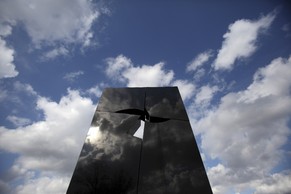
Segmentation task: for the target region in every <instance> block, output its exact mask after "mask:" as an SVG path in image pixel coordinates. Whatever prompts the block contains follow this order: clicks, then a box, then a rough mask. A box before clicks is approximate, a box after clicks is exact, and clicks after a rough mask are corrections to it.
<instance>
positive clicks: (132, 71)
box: [106, 55, 174, 87]
mask: <svg viewBox="0 0 291 194" xmlns="http://www.w3.org/2000/svg"><path fill="white" fill-rule="evenodd" d="M106 63H107V68H106V75H107V76H108V77H109V78H111V79H112V80H115V81H119V82H122V83H126V84H127V86H129V87H147V86H148V87H154V86H165V85H169V84H170V83H171V81H172V80H173V78H174V72H173V71H172V70H170V71H167V70H165V69H164V65H165V64H164V63H163V62H160V63H157V64H155V65H142V66H134V65H133V63H132V62H131V60H130V59H129V58H127V57H125V56H123V55H119V56H117V57H116V58H108V59H106Z"/></svg>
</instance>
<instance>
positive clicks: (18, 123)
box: [6, 115, 31, 127]
mask: <svg viewBox="0 0 291 194" xmlns="http://www.w3.org/2000/svg"><path fill="white" fill-rule="evenodd" d="M6 119H7V120H8V121H10V122H11V123H13V124H14V125H15V126H16V127H21V126H24V125H28V124H29V123H30V122H31V121H30V119H27V118H22V117H17V116H15V115H9V116H8V117H7V118H6Z"/></svg>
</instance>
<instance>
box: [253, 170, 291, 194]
mask: <svg viewBox="0 0 291 194" xmlns="http://www.w3.org/2000/svg"><path fill="white" fill-rule="evenodd" d="M290 182H291V172H290V171H288V172H284V173H275V174H273V175H271V176H269V177H267V178H266V179H265V180H263V181H258V183H256V185H257V187H256V192H255V194H272V193H278V194H286V193H290V192H291V185H290Z"/></svg>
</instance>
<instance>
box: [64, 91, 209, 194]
mask: <svg viewBox="0 0 291 194" xmlns="http://www.w3.org/2000/svg"><path fill="white" fill-rule="evenodd" d="M97 193H98V194H99V193H100V194H137V193H139V194H176V193H179V194H195V193H197V194H211V193H212V191H211V187H210V184H209V181H208V178H207V175H206V172H205V168H204V166H203V162H202V159H201V156H200V153H199V150H198V147H197V144H196V141H195V138H194V135H193V132H192V129H191V126H190V123H189V119H188V116H187V113H186V110H185V107H184V105H183V101H182V99H181V96H180V94H179V91H178V88H177V87H157V88H108V89H105V90H104V92H103V94H102V96H101V97H100V100H99V104H98V106H97V110H96V112H95V115H94V117H93V121H92V124H91V127H90V129H89V132H88V134H87V137H86V140H85V143H84V145H83V148H82V150H81V154H80V157H79V160H78V162H77V165H76V168H75V171H74V173H73V176H72V179H71V182H70V185H69V188H68V190H67V194H97Z"/></svg>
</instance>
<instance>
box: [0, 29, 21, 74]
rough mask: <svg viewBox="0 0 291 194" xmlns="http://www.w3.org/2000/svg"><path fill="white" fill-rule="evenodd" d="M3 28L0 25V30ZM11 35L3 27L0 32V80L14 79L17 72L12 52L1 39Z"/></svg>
mask: <svg viewBox="0 0 291 194" xmlns="http://www.w3.org/2000/svg"><path fill="white" fill-rule="evenodd" d="M1 27H3V26H1V25H0V28H1ZM10 33H11V29H10V28H9V27H3V29H1V31H0V79H1V78H9V77H16V76H17V75H18V71H17V70H16V69H15V65H14V63H13V61H14V50H13V49H12V48H9V47H8V46H7V45H6V41H5V40H4V39H3V38H2V37H4V36H7V35H9V34H10Z"/></svg>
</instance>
